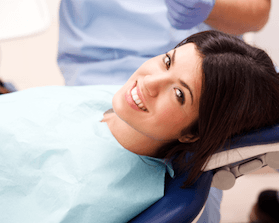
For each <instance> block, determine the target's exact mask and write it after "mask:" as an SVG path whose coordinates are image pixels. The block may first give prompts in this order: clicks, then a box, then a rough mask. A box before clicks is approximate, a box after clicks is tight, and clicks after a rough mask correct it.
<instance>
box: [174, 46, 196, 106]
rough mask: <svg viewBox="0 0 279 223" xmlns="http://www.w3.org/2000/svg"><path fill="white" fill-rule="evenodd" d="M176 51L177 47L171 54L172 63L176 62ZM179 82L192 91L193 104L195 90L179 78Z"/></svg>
mask: <svg viewBox="0 0 279 223" xmlns="http://www.w3.org/2000/svg"><path fill="white" fill-rule="evenodd" d="M175 53H176V49H173V54H172V56H171V61H172V64H174V59H175ZM179 82H180V84H181V85H182V86H183V87H185V88H186V89H188V91H189V92H190V95H191V99H192V103H191V104H193V101H194V97H193V92H192V90H191V88H190V87H189V85H188V84H186V83H185V82H184V81H183V80H181V79H179Z"/></svg>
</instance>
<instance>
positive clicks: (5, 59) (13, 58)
mask: <svg viewBox="0 0 279 223" xmlns="http://www.w3.org/2000/svg"><path fill="white" fill-rule="evenodd" d="M46 3H47V5H48V8H49V12H50V16H51V25H50V27H49V28H48V29H47V30H46V31H45V32H43V33H40V34H37V35H34V36H29V37H26V38H22V39H15V40H12V41H4V42H0V50H1V54H0V57H1V58H0V78H1V79H4V80H5V81H10V82H12V83H13V84H14V85H15V86H16V87H17V89H19V90H22V89H26V88H30V87H36V86H45V85H64V79H63V77H62V75H61V74H60V70H59V68H58V66H57V63H56V56H57V47H58V10H59V3H60V0H46Z"/></svg>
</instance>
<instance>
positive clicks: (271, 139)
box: [204, 124, 279, 171]
mask: <svg viewBox="0 0 279 223" xmlns="http://www.w3.org/2000/svg"><path fill="white" fill-rule="evenodd" d="M228 148H229V149H228ZM276 151H279V124H278V125H275V126H271V127H266V128H262V129H260V130H255V131H251V132H249V133H247V134H244V135H242V136H237V137H235V138H233V139H232V141H231V144H230V145H229V146H225V149H224V150H223V151H221V152H218V153H215V154H214V155H213V156H212V157H211V159H210V160H209V162H208V163H207V165H206V167H205V169H204V171H208V170H212V169H216V168H220V167H222V166H225V165H228V164H231V163H235V162H239V161H242V160H245V159H249V158H251V157H255V156H258V155H261V154H265V153H268V152H276Z"/></svg>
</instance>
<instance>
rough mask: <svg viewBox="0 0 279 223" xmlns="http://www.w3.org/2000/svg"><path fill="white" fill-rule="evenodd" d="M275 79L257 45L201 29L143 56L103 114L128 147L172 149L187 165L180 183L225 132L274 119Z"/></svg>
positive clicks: (164, 152) (161, 153) (278, 82)
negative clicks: (157, 52)
mask: <svg viewBox="0 0 279 223" xmlns="http://www.w3.org/2000/svg"><path fill="white" fill-rule="evenodd" d="M278 87H279V77H278V74H277V73H276V71H275V68H274V66H273V63H272V61H271V60H270V58H269V57H268V55H267V54H266V53H265V52H264V51H262V50H260V49H257V48H254V47H252V46H249V45H247V44H245V43H244V42H243V41H241V40H239V39H238V38H236V37H232V36H229V35H226V34H223V33H220V32H217V31H207V32H203V33H199V34H196V35H193V36H191V37H189V38H187V39H186V40H184V41H182V42H181V43H180V44H178V46H177V47H176V48H175V49H174V50H171V51H170V52H168V53H166V54H165V55H160V56H157V57H155V58H152V59H150V60H148V61H147V62H145V63H144V64H143V65H142V66H141V67H140V68H139V69H138V70H137V71H136V72H135V73H134V74H133V75H132V76H131V78H130V79H129V80H128V81H127V83H126V84H125V85H124V86H123V87H122V88H121V89H120V90H119V91H118V92H117V93H116V94H115V96H114V98H113V108H114V111H115V113H114V114H111V115H110V116H109V118H105V121H106V122H107V123H108V126H109V128H110V130H111V132H112V134H113V135H114V136H115V138H116V139H117V140H118V141H119V143H120V144H122V145H123V146H124V147H125V148H127V149H128V150H130V151H132V152H134V153H137V154H140V155H147V156H154V157H161V158H168V159H172V158H173V157H176V160H175V161H174V162H177V163H179V164H180V167H181V170H182V171H185V170H188V171H190V173H191V174H190V176H189V178H188V179H187V181H186V183H185V185H184V186H186V185H188V184H190V183H193V182H194V181H195V179H197V177H198V176H199V174H200V173H201V171H202V167H203V166H204V164H205V163H206V161H207V160H208V159H209V158H210V156H211V155H212V154H213V153H215V152H217V150H218V149H220V148H221V147H222V146H224V144H225V142H226V141H227V140H230V139H231V137H233V136H234V135H237V134H243V133H245V132H248V131H250V130H252V129H257V128H261V127H263V126H267V125H272V124H276V123H279V113H278V112H277V111H278V108H279V88H278ZM134 98H135V99H134ZM138 98H139V99H138ZM142 108H144V109H142ZM111 123H113V124H111ZM127 138H129V139H133V140H127ZM188 152H192V159H190V160H187V162H186V161H185V156H186V153H188ZM190 167H191V169H189V168H190Z"/></svg>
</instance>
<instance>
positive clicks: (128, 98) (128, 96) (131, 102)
mask: <svg viewBox="0 0 279 223" xmlns="http://www.w3.org/2000/svg"><path fill="white" fill-rule="evenodd" d="M135 87H137V88H136V89H137V94H138V96H139V98H140V100H141V101H142V102H144V98H143V95H142V93H141V91H140V89H139V86H138V85H137V82H135V83H134V85H133V86H132V88H131V89H129V90H128V91H127V92H126V94H125V99H126V101H127V103H128V105H130V107H131V108H133V109H134V110H136V111H141V112H146V111H143V110H141V109H140V108H139V107H138V106H137V105H136V103H135V102H134V100H133V98H132V94H131V91H132V90H133V89H134V88H135Z"/></svg>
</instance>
